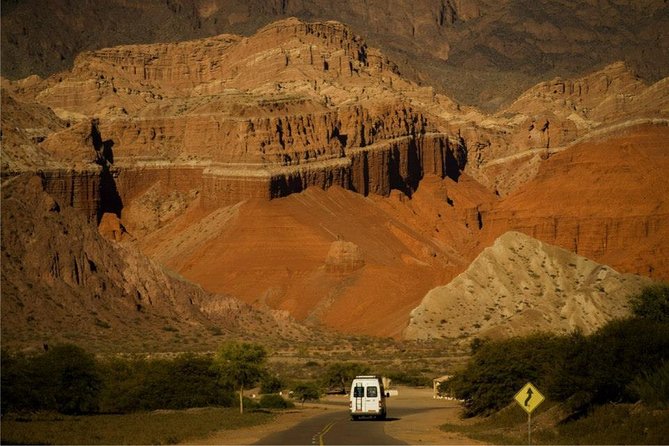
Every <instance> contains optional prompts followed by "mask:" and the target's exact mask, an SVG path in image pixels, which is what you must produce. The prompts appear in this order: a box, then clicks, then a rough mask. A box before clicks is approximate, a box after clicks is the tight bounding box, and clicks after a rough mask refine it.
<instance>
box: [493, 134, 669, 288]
mask: <svg viewBox="0 0 669 446" xmlns="http://www.w3.org/2000/svg"><path fill="white" fill-rule="evenodd" d="M667 172H669V127H667V123H666V121H665V122H662V123H660V124H658V125H649V124H646V125H638V126H631V127H622V128H619V129H618V130H617V131H614V132H613V133H611V134H608V135H601V136H600V137H597V138H592V139H589V140H587V141H584V142H582V143H578V144H576V145H574V146H573V147H570V148H568V149H566V150H565V151H563V152H561V153H557V154H555V155H553V156H551V158H550V159H548V160H547V161H546V162H544V163H543V165H542V166H541V168H540V170H539V173H538V174H537V176H536V177H535V179H534V180H532V181H530V182H529V183H527V184H525V185H523V186H521V187H520V188H519V189H518V190H517V191H516V192H514V193H512V194H511V195H509V196H508V197H506V198H504V199H503V200H501V201H500V202H499V204H497V205H496V206H495V207H494V208H493V209H492V210H491V211H490V212H488V213H485V215H484V216H483V221H484V232H485V235H484V238H485V239H486V240H487V243H491V242H492V240H494V239H495V238H496V237H498V236H499V235H501V234H502V233H504V232H506V231H508V230H512V229H513V230H518V231H521V232H524V233H526V234H528V235H530V236H532V237H534V238H537V239H539V240H542V241H544V242H546V243H550V244H555V245H558V246H560V247H563V248H565V249H568V250H570V251H573V252H575V253H578V254H580V255H583V256H585V257H588V258H591V259H593V260H595V261H597V262H600V263H604V264H607V265H610V266H612V267H613V268H615V269H617V270H619V271H621V272H627V273H637V274H642V275H645V276H648V277H651V278H654V279H662V280H669V244H668V243H667V240H669V176H667Z"/></svg>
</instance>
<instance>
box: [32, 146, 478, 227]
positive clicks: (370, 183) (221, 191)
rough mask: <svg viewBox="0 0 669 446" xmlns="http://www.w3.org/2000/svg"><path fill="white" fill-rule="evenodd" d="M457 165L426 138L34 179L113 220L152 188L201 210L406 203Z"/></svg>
mask: <svg viewBox="0 0 669 446" xmlns="http://www.w3.org/2000/svg"><path fill="white" fill-rule="evenodd" d="M465 160H466V154H465V153H464V148H463V147H462V146H460V145H458V143H457V142H454V141H453V140H452V139H449V138H448V136H447V135H444V134H438V133H430V134H424V135H420V136H418V137H414V136H404V137H399V138H394V139H392V140H390V141H383V142H379V143H376V144H372V145H369V146H365V147H357V148H354V149H352V150H350V151H348V152H347V153H346V154H345V156H344V157H342V158H335V159H329V160H325V161H314V162H311V163H303V164H299V165H284V166H276V165H269V166H249V165H243V164H242V165H238V164H230V163H204V162H200V163H197V162H193V163H191V164H179V163H160V162H135V163H133V164H132V165H129V166H123V167H118V166H110V167H106V168H91V169H89V170H74V169H72V170H50V171H44V172H42V174H41V176H42V179H43V182H44V185H45V189H46V190H47V191H48V192H49V193H50V194H52V195H53V196H54V197H56V198H57V199H58V200H59V201H60V202H64V203H68V204H70V205H71V206H72V207H74V208H76V209H81V210H82V211H83V212H84V213H85V214H86V215H87V216H88V218H89V219H93V218H95V217H97V218H98V220H99V218H100V217H101V216H102V214H103V213H104V212H113V213H115V214H117V215H118V216H121V210H122V208H123V203H124V202H129V201H131V200H132V199H134V198H135V197H137V196H139V195H141V194H142V193H143V192H144V191H145V190H147V189H148V188H149V187H151V186H152V185H154V184H159V185H160V187H161V188H162V189H163V190H164V191H176V192H182V193H185V192H189V191H192V190H196V191H198V192H199V194H200V200H201V201H200V204H201V206H202V207H204V208H205V209H215V208H217V207H220V206H224V205H229V204H233V203H236V202H239V201H243V200H246V199H252V198H261V199H267V200H269V199H272V198H279V197H284V196H287V195H290V194H292V193H297V192H301V191H303V190H305V189H307V188H308V187H312V186H316V187H320V188H322V189H327V188H329V187H331V186H340V187H342V188H344V189H349V190H353V191H355V192H358V193H361V194H363V195H368V194H376V195H383V196H388V195H389V194H390V191H391V190H392V189H398V190H401V191H403V192H404V193H406V194H409V195H410V194H411V193H412V192H413V191H414V190H415V189H416V188H417V187H418V183H419V181H420V180H421V179H422V178H423V176H424V175H425V174H430V175H436V176H439V177H442V178H443V177H446V176H456V177H457V175H458V173H459V171H460V170H461V169H462V168H463V167H464V163H465Z"/></svg>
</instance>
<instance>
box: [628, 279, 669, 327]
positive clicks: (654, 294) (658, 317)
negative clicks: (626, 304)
mask: <svg viewBox="0 0 669 446" xmlns="http://www.w3.org/2000/svg"><path fill="white" fill-rule="evenodd" d="M630 303H631V304H632V313H633V314H634V315H635V316H636V317H639V318H642V319H650V320H653V321H655V322H669V285H667V284H660V285H652V286H649V287H646V288H644V289H643V290H641V292H640V293H639V294H637V295H635V296H632V298H631V299H630Z"/></svg>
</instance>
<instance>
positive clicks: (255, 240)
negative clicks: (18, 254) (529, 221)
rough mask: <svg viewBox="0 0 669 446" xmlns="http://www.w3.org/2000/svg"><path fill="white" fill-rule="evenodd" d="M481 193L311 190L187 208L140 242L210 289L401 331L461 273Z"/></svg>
mask: <svg viewBox="0 0 669 446" xmlns="http://www.w3.org/2000/svg"><path fill="white" fill-rule="evenodd" d="M487 194H488V193H487V192H486V191H485V190H483V189H482V188H481V187H480V186H478V185H476V183H474V182H472V181H470V180H467V179H466V178H462V179H461V180H460V182H459V183H455V182H453V181H452V180H447V181H446V182H445V183H444V182H442V181H441V180H440V179H437V178H428V179H425V180H424V181H423V182H422V183H421V186H420V188H419V190H418V191H417V192H416V193H415V194H414V196H413V199H411V200H409V198H408V197H406V196H404V195H403V194H401V193H399V192H397V193H395V194H393V195H392V196H391V197H390V198H381V197H371V196H370V197H364V196H362V195H359V194H356V193H353V192H349V191H345V190H342V189H340V188H330V189H329V190H327V191H321V190H319V189H313V188H312V189H308V190H307V191H305V192H303V193H300V194H293V195H290V196H289V197H285V198H280V199H276V200H272V201H270V202H267V201H261V200H252V201H247V202H242V203H240V204H238V205H234V206H231V207H228V208H222V209H220V210H217V211H214V212H211V213H209V214H206V213H202V212H201V211H198V209H197V208H193V209H191V210H190V211H188V212H186V213H184V214H183V216H182V217H179V218H177V219H176V220H174V221H173V222H171V223H170V224H168V225H166V226H164V227H163V228H162V229H160V230H158V231H156V232H154V233H152V234H151V235H149V236H148V237H146V238H145V239H144V240H142V241H141V245H142V247H143V249H144V250H145V251H146V252H147V253H149V255H151V256H152V257H154V258H156V259H159V260H160V261H161V262H163V263H165V264H166V265H168V266H169V267H170V268H173V269H175V270H177V271H178V272H179V273H180V274H182V275H183V276H185V277H187V278H188V279H190V280H192V281H194V282H196V283H199V284H201V285H202V286H203V287H204V288H205V289H208V290H210V291H214V292H216V291H222V290H225V291H226V292H229V293H231V294H233V295H235V296H238V297H240V298H241V299H243V300H245V301H246V302H249V303H253V304H255V305H259V306H269V307H271V308H279V309H282V310H288V311H289V312H290V313H291V314H293V315H294V316H295V317H297V318H298V319H303V320H307V321H310V322H320V323H323V324H325V325H326V326H328V327H331V328H334V329H337V330H341V331H345V332H350V333H367V334H374V335H380V336H389V335H398V334H399V333H400V332H401V330H402V329H403V328H404V326H405V325H406V323H407V321H408V313H409V311H410V310H411V308H413V307H414V306H416V305H417V303H418V302H419V301H420V299H421V297H422V296H423V295H424V294H425V292H426V291H427V290H429V289H430V288H432V287H433V286H436V285H437V284H438V283H441V282H443V280H445V278H446V277H450V276H452V275H453V274H454V273H455V272H457V271H459V270H461V269H464V267H466V264H467V261H466V260H465V259H463V257H462V255H461V253H462V252H468V251H471V249H472V247H471V241H472V239H473V236H474V233H475V232H476V231H478V228H477V219H476V210H475V207H472V203H478V202H480V201H481V200H485V199H494V197H490V196H489V195H487ZM447 197H450V198H448V200H451V203H452V204H448V202H447ZM442 216H443V218H444V219H443V220H442ZM346 245H348V246H349V247H347V246H346ZM347 249H348V251H349V252H351V253H352V254H349V255H347V254H346V250H347Z"/></svg>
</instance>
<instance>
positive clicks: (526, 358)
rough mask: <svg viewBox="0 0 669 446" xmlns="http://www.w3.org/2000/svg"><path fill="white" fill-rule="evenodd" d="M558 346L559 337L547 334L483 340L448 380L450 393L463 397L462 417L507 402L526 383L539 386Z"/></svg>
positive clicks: (551, 363)
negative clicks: (462, 369)
mask: <svg viewBox="0 0 669 446" xmlns="http://www.w3.org/2000/svg"><path fill="white" fill-rule="evenodd" d="M560 348H561V342H560V338H559V337H557V336H554V335H550V334H539V335H532V336H528V337H523V338H513V339H508V340H504V341H497V342H486V343H485V344H483V345H482V346H480V348H479V349H478V350H477V352H476V354H475V355H474V356H473V357H472V359H471V360H470V361H469V363H468V365H467V367H466V369H465V370H464V371H463V372H462V373H459V374H456V375H455V376H454V377H453V378H452V379H451V380H450V381H449V384H450V387H451V389H450V392H451V393H453V394H455V395H456V396H457V397H458V398H460V399H463V400H465V415H466V416H475V415H479V414H489V413H491V412H493V411H496V410H499V409H501V408H502V407H504V406H506V405H507V404H509V402H510V401H511V400H512V398H513V396H514V395H515V394H516V392H518V390H519V389H520V388H521V387H522V386H523V385H524V384H525V383H526V382H528V381H532V382H533V383H534V384H535V385H540V384H541V383H542V378H543V377H544V376H545V375H546V374H547V370H548V369H550V367H551V366H552V365H553V358H554V357H555V354H556V352H557V351H558V350H559V349H560Z"/></svg>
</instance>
